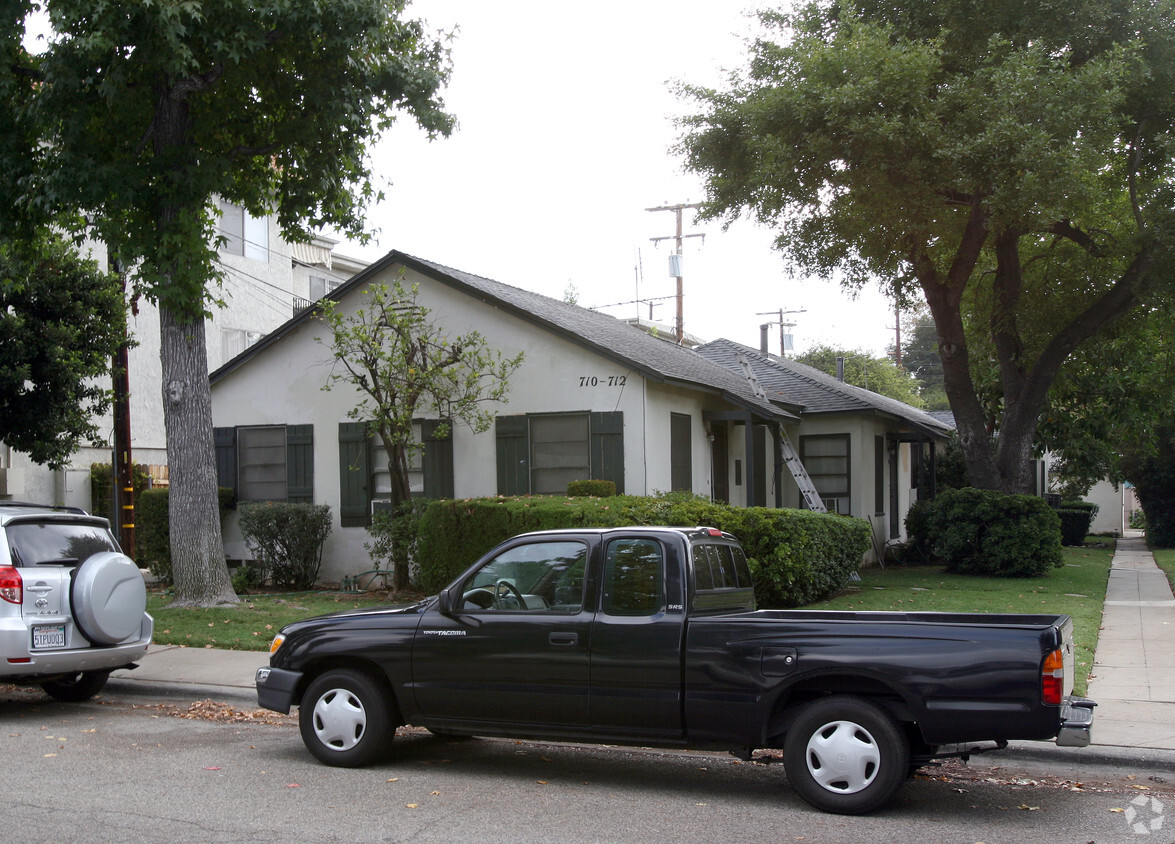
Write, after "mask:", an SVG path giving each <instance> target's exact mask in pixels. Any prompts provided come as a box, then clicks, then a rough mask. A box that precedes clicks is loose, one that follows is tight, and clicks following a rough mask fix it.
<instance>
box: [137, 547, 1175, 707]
mask: <svg viewBox="0 0 1175 844" xmlns="http://www.w3.org/2000/svg"><path fill="white" fill-rule="evenodd" d="M1091 541H1092V540H1091ZM1099 545H1100V546H1101V547H1094V546H1092V545H1086V546H1085V547H1084V548H1066V549H1065V565H1064V567H1063V568H1060V569H1054V570H1052V571H1051V572H1050V573H1049V574H1047V575H1046V576H1044V577H1034V578H1007V579H1003V578H987V577H966V576H963V575H956V574H946V573H945V572H944V571H943V570H942V567H941V566H890V567H888V568H886V569H884V570H882V569H880V568H876V567H873V568H868V569H865V571H864V572H862V574H861V582H860V583H854V584H852V585H851V586H850V588H849V589H848V590H846V591H845V592H844V593H843V594H841V595H838V596H836V597H834V598H832V599H830V600H827V601H820V602H818V603H815V604H812V605H811V607H810V608H811V609H837V610H887V611H889V610H897V611H902V612H913V611H932V612H1016V613H1056V614H1062V613H1063V614H1065V615H1069V616H1072V617H1073V635H1074V639H1075V643H1076V645H1077V664H1078V671H1077V678H1076V691H1077V693H1078V694H1084V693H1085V686H1086V681H1087V680H1088V675H1089V667H1090V666H1091V665H1092V664H1093V652H1094V648H1095V647H1096V646H1097V632H1098V627H1099V626H1100V624H1101V618H1102V602H1103V601H1104V600H1105V597H1106V580H1107V578H1108V577H1109V570H1110V560H1111V558H1112V556H1113V542H1112V540H1102V541H1101V542H1100V543H1099ZM1160 555H1164V556H1165V559H1166V565H1167V571H1168V573H1172V572H1175V551H1159V552H1156V554H1155V556H1156V559H1158V558H1159V557H1160ZM171 600H172V596H171V595H170V594H168V593H167V592H162V591H159V592H152V593H150V594H149V596H148V600H147V610H148V612H150V613H151V614H152V615H153V616H155V639H154V641H155V642H157V643H159V644H168V645H187V646H189V647H214V648H231V649H235V650H253V651H265V650H269V643H270V641H271V640H272V639H273V637H274V634H276V633H277V631H278V630H280V629H281V627H282V625H284V624H288V623H289V622H291V621H297V620H299V619H302V618H309V617H310V616H313V615H322V614H323V613H329V612H338V611H339V610H345V609H350V608H352V607H361V606H375V605H378V604H382V603H386V600H387V599H386V597H385V596H383V595H381V594H380V593H372V594H351V593H340V592H299V593H295V594H287V595H249V596H247V597H245V598H244V599H242V601H241V603H240V604H239V605H238V606H236V607H221V608H217V609H168V608H167V604H168V603H170V602H171Z"/></svg>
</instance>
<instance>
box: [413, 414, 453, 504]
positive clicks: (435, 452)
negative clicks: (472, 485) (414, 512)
mask: <svg viewBox="0 0 1175 844" xmlns="http://www.w3.org/2000/svg"><path fill="white" fill-rule="evenodd" d="M440 424H441V423H440V422H437V421H436V420H435V419H426V420H424V421H423V422H421V423H420V439H421V441H422V442H423V443H424V454H423V455H422V457H421V468H423V469H424V497H425V498H452V497H453V426H452V425H449V426H448V429H449V430H448V433H446V434H445V436H444V438H438V437H437V436H436V431H437V426H438V425H440Z"/></svg>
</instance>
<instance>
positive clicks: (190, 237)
mask: <svg viewBox="0 0 1175 844" xmlns="http://www.w3.org/2000/svg"><path fill="white" fill-rule="evenodd" d="M17 2H20V0H17ZM45 5H46V7H47V9H48V12H49V16H50V21H51V23H52V26H53V29H54V31H55V32H56V33H57V34H56V36H55V37H54V39H53V40H52V41H51V42H50V44H49V47H48V50H47V51H46V52H45V53H43V54H41V55H39V56H36V57H30V56H24V57H21V58H22V59H23V61H24V62H25V64H24V66H23V67H22V68H20V70H21V74H17V76H21V75H27V74H33V75H35V78H36V80H37V81H36V84H35V86H34V95H33V97H32V106H31V109H30V110H29V111H28V112H27V114H28V115H30V116H31V118H30V119H32V120H34V125H35V126H36V128H37V130H38V132H39V138H40V139H41V140H42V141H43V143H41V144H40V145H39V146H38V147H37V150H38V152H39V158H38V159H37V160H36V161H35V162H34V164H35V166H36V172H37V174H38V177H37V178H35V179H30V180H28V182H27V184H26V186H25V190H24V191H23V193H22V195H21V196H20V197H19V198H18V204H19V205H20V207H21V208H22V209H23V210H25V211H26V212H27V213H29V214H32V213H34V212H36V211H37V210H38V209H41V208H43V207H47V208H49V209H54V210H57V209H64V210H72V209H80V210H83V211H85V212H86V213H87V214H88V215H89V216H90V219H91V221H92V224H93V229H94V231H95V233H96V235H97V236H98V237H99V238H100V239H101V240H103V241H104V242H105V243H106V244H108V246H109V247H110V248H111V249H112V250H113V251H116V252H117V253H118V254H119V255H120V256H121V259H122V260H123V262H124V264H125V265H126V266H134V267H136V269H137V277H136V279H135V285H136V287H137V292H139V293H141V294H143V295H145V296H146V297H147V298H148V299H149V300H151V301H153V302H155V303H157V304H158V306H159V317H160V330H161V336H162V348H161V354H160V357H161V362H162V370H163V407H164V423H165V426H166V430H167V448H168V463H169V465H170V468H171V478H172V486H171V495H172V504H173V506H172V507H171V508H170V514H171V517H170V528H171V541H172V550H173V559H172V562H173V567H174V575H175V587H176V599H175V604H177V605H210V604H216V603H234V602H235V601H236V596H235V594H234V593H233V589H232V584H231V582H230V580H229V576H228V571H227V569H226V567H225V564H224V552H223V545H222V541H221V536H220V525H219V521H218V518H217V503H216V472H215V463H214V456H213V455H214V453H213V444H212V416H211V396H210V391H209V384H208V378H207V374H208V373H207V355H206V341H205V336H204V319H205V316H206V313H207V310H208V308H209V307H210V306H211V304H212V302H213V301H214V299H215V286H216V280H217V276H218V270H217V265H216V260H217V243H218V236H217V229H216V222H217V215H216V211H215V210H214V204H213V199H214V197H216V196H220V197H223V198H225V199H227V200H229V201H231V202H235V203H237V204H240V205H242V206H244V207H245V208H246V209H248V210H249V211H250V212H251V213H253V214H255V215H258V216H261V215H264V214H267V213H270V212H275V213H276V214H277V217H278V220H279V221H280V223H281V225H282V226H283V228H284V229H285V230H286V231H287V232H291V233H293V235H294V236H299V235H300V236H308V229H309V228H313V227H317V226H320V225H322V224H325V223H333V224H335V225H336V226H338V227H340V228H341V229H342V230H343V231H344V232H346V233H348V234H350V235H353V236H360V235H361V233H362V232H361V230H362V212H363V208H364V206H365V205H366V204H367V203H368V202H369V201H371V200H373V199H378V198H380V194H379V192H378V191H377V190H376V188H375V187H374V185H373V179H372V174H371V171H370V164H369V161H368V159H367V150H368V147H369V145H370V144H371V143H372V141H373V139H374V138H375V137H377V136H378V135H379V133H381V132H382V131H383V130H385V129H386V128H387V127H388V126H390V125H391V124H392V122H393V121H394V120H395V118H396V116H397V114H399V113H400V112H407V113H408V114H409V115H411V116H412V117H413V118H415V120H416V122H418V123H419V124H420V125H421V126H423V127H424V128H425V129H426V130H427V131H428V132H429V133H430V135H437V134H442V135H443V134H448V133H449V132H450V130H451V128H452V119H451V118H450V116H449V115H448V114H446V113H445V111H444V110H443V104H442V103H441V101H440V99H439V98H438V94H437V92H438V90H439V89H440V88H441V86H442V85H443V84H444V83H445V81H446V79H447V76H448V72H449V71H448V67H449V65H448V54H447V50H446V48H445V46H444V45H443V43H441V42H440V41H437V40H433V39H431V38H429V37H427V36H426V35H425V34H424V32H423V27H422V25H421V24H420V23H419V22H417V21H413V20H409V19H406V18H405V17H404V7H405V2H404V0H349V1H348V2H346V3H310V2H305V0H253V2H250V3H239V2H233V0H210V2H184V3H146V2H132V3H108V2H104V1H103V0H46V3H45ZM22 6H26V7H27V5H26V4H22Z"/></svg>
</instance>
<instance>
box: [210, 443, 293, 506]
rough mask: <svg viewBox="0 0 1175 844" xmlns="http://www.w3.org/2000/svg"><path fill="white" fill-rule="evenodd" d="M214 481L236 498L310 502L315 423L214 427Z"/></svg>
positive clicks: (243, 499)
mask: <svg viewBox="0 0 1175 844" xmlns="http://www.w3.org/2000/svg"><path fill="white" fill-rule="evenodd" d="M213 438H214V441H215V445H216V482H217V485H219V486H222V487H228V488H230V489H232V490H233V491H234V492H235V493H236V497H237V500H238V501H290V502H295V503H312V502H313V501H314V426H313V425H250V426H241V427H236V428H214V429H213Z"/></svg>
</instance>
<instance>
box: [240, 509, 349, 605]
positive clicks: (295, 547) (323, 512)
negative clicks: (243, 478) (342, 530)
mask: <svg viewBox="0 0 1175 844" xmlns="http://www.w3.org/2000/svg"><path fill="white" fill-rule="evenodd" d="M239 510H240V517H239V520H238V524H239V525H240V528H241V535H242V536H243V537H244V539H245V544H246V545H248V546H249V550H251V551H252V552H253V553H254V554H255V555H256V557H257V562H258V566H259V567H260V569H261V572H262V576H261V577H262V582H263V583H264V582H265V581H266V580H272V582H273V584H274V585H275V586H278V587H281V588H285V589H310V588H311V587H313V586H314V584H315V582H316V581H317V580H318V570H319V568H320V567H321V565H322V544H323V543H324V542H325V541H326V538H327V537H328V536H329V535H330V532H331V515H330V507H329V506H328V505H326V504H290V503H288V502H285V501H263V502H248V503H245V504H242V505H241V506H240V508H239Z"/></svg>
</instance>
